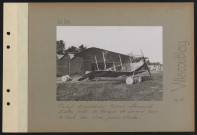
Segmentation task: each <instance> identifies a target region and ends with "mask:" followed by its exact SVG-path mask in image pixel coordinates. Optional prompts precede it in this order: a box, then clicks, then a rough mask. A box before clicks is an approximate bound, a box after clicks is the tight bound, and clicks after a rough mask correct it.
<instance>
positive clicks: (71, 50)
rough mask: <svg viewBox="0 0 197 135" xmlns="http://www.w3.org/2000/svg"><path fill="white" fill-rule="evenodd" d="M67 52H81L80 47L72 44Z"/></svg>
mask: <svg viewBox="0 0 197 135" xmlns="http://www.w3.org/2000/svg"><path fill="white" fill-rule="evenodd" d="M65 52H67V53H78V52H79V48H77V47H75V46H71V47H69V48H68V49H67V50H66V51H65Z"/></svg>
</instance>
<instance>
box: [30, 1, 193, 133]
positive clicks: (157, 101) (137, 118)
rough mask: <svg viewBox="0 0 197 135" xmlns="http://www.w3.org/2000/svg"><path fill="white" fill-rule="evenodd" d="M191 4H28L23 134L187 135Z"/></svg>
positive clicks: (189, 127) (189, 121)
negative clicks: (173, 134)
mask: <svg viewBox="0 0 197 135" xmlns="http://www.w3.org/2000/svg"><path fill="white" fill-rule="evenodd" d="M193 30H194V20H193V4H192V3H29V5H28V131H29V132H43V131H46V132H137V131H138V132H141V131H143V132H148V131H150V132H156V131H160V132H161V131H193V130H194V52H193V48H194V36H193V35H194V31H193Z"/></svg>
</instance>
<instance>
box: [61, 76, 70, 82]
mask: <svg viewBox="0 0 197 135" xmlns="http://www.w3.org/2000/svg"><path fill="white" fill-rule="evenodd" d="M61 79H62V81H63V82H67V81H68V80H69V79H70V76H69V75H65V76H62V78H61Z"/></svg>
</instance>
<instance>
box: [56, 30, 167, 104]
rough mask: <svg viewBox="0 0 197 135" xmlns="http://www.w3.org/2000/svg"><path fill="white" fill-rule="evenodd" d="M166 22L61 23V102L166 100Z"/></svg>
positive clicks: (58, 74)
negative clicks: (164, 40)
mask: <svg viewBox="0 0 197 135" xmlns="http://www.w3.org/2000/svg"><path fill="white" fill-rule="evenodd" d="M162 33H163V27H162V26H56V83H57V89H56V100H57V101H162V99H163V43H162V42H163V34H162Z"/></svg>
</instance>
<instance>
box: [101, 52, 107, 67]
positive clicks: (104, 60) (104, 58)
mask: <svg viewBox="0 0 197 135" xmlns="http://www.w3.org/2000/svg"><path fill="white" fill-rule="evenodd" d="M102 53H103V61H104V70H106V68H107V67H106V59H105V54H104V52H102Z"/></svg>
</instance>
